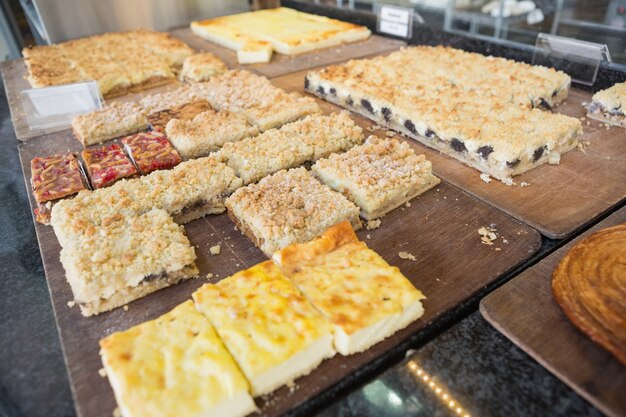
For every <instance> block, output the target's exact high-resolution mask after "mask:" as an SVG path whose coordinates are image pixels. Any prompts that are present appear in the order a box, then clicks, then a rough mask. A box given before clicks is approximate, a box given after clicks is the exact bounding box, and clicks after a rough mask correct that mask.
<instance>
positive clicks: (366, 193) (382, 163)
mask: <svg viewBox="0 0 626 417" xmlns="http://www.w3.org/2000/svg"><path fill="white" fill-rule="evenodd" d="M311 171H312V172H313V174H314V175H315V176H316V177H317V178H319V179H320V181H321V182H323V183H324V184H326V185H328V186H330V188H332V189H333V190H335V191H337V192H339V193H341V194H343V195H345V196H347V197H348V198H349V199H350V200H351V201H353V202H354V203H355V204H356V205H357V206H359V207H360V208H361V217H363V218H364V219H366V220H371V219H376V218H378V217H382V216H383V215H385V214H386V213H388V212H390V211H391V210H393V209H395V208H396V207H399V206H401V205H402V204H404V203H406V202H407V201H409V200H411V199H413V198H415V197H417V196H418V195H420V194H422V193H424V192H426V191H428V190H429V189H431V188H433V187H434V186H436V185H437V184H439V183H440V182H441V181H440V180H439V178H437V177H436V176H434V175H433V173H432V164H431V162H430V161H427V160H426V157H425V156H424V155H419V156H418V155H415V152H414V151H413V149H412V148H411V147H410V146H409V145H408V144H407V143H400V142H399V141H398V140H396V139H381V138H378V137H376V136H370V137H369V138H368V139H367V140H366V141H365V143H364V144H363V145H358V146H355V147H353V148H352V149H350V150H348V151H347V152H345V153H342V154H332V155H330V156H329V157H328V158H326V159H320V160H318V161H317V162H316V163H315V165H313V166H312V167H311Z"/></svg>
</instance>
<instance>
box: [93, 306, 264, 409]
mask: <svg viewBox="0 0 626 417" xmlns="http://www.w3.org/2000/svg"><path fill="white" fill-rule="evenodd" d="M100 348H101V350H100V354H101V356H102V363H103V364H104V369H105V370H106V373H107V376H108V379H109V382H110V384H111V387H112V388H113V392H114V393H115V399H116V400H117V404H118V407H119V409H120V411H121V414H122V416H123V417H180V416H186V417H204V416H220V417H222V416H223V417H240V416H245V415H248V414H250V413H252V412H254V411H255V410H256V406H255V405H254V402H253V400H252V398H251V397H250V394H248V383H247V381H246V379H245V378H244V376H243V375H242V374H241V371H240V370H239V368H237V365H236V364H235V362H234V360H233V358H232V357H231V355H230V354H229V353H228V351H227V350H226V348H225V347H224V344H223V343H222V341H221V340H220V338H219V337H218V335H217V334H216V332H215V330H214V329H213V326H211V323H210V322H209V321H208V320H207V319H206V318H205V317H204V316H203V315H202V314H200V313H199V312H198V311H197V310H196V309H195V307H194V305H193V302H192V301H191V300H189V301H186V302H184V303H182V304H180V305H178V306H177V307H176V308H174V309H173V310H172V311H170V312H168V313H166V314H164V315H162V316H161V317H158V318H157V319H155V320H151V321H147V322H145V323H142V324H139V325H137V326H135V327H132V328H130V329H128V330H126V331H123V332H117V333H113V334H112V335H110V336H108V337H106V338H104V339H102V340H101V341H100Z"/></svg>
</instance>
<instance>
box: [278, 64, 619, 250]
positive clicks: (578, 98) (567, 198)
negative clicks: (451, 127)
mask: <svg viewBox="0 0 626 417" xmlns="http://www.w3.org/2000/svg"><path fill="white" fill-rule="evenodd" d="M306 73H307V71H300V72H296V73H292V74H288V75H285V76H281V77H277V78H274V79H272V82H273V83H274V84H275V85H277V86H278V87H281V88H283V89H285V90H287V91H298V92H300V93H304V76H305V75H306ZM583 101H591V93H589V92H585V91H582V90H579V89H576V88H573V89H571V90H570V94H569V98H568V99H567V101H566V102H565V103H563V104H561V105H560V106H558V107H557V109H556V112H558V113H563V114H567V115H568V116H572V117H583V116H584V115H585V110H584V108H583V107H582V106H581V103H582V102H583ZM318 102H319V103H320V104H322V106H323V107H324V109H325V110H327V111H338V110H339V109H340V107H339V106H336V105H334V104H330V103H328V102H324V101H321V100H318ZM353 116H354V118H355V120H357V121H358V123H359V125H361V126H363V127H365V128H368V127H370V126H372V125H374V123H372V122H371V121H370V120H368V119H365V118H364V117H361V116H358V115H356V114H353ZM587 122H589V124H587ZM583 128H584V134H583V135H582V137H581V139H580V140H581V142H589V145H588V146H586V150H585V152H584V153H583V152H581V151H580V150H573V151H570V152H568V153H567V154H565V155H563V157H562V158H561V163H560V165H542V166H540V167H537V168H535V169H533V170H531V171H529V172H526V173H524V174H522V175H519V176H517V177H515V178H514V179H515V181H516V182H517V183H518V184H519V183H521V182H526V183H528V184H529V186H527V187H521V186H506V185H504V184H502V183H501V182H500V181H498V180H492V181H491V182H490V183H488V184H487V183H485V182H483V181H482V180H481V179H480V176H479V175H480V172H479V171H477V170H475V169H474V168H470V167H468V166H466V165H464V164H463V163H461V162H459V161H457V160H456V159H453V158H450V157H448V156H446V155H443V154H441V153H439V152H438V151H436V150H433V149H431V148H428V147H426V146H424V145H422V144H420V143H419V142H416V141H414V140H412V139H408V138H405V140H406V141H407V142H410V143H411V144H413V147H414V148H415V149H416V151H418V152H419V153H424V154H426V157H427V158H428V159H429V160H431V161H432V162H433V171H434V172H435V173H436V174H437V175H439V176H440V177H442V178H444V179H445V180H446V181H448V182H450V183H451V184H454V185H456V186H457V187H459V188H461V189H463V190H464V191H467V192H468V193H470V194H473V195H475V196H476V197H478V198H480V199H481V200H484V201H487V202H488V203H490V204H493V205H494V206H496V207H498V208H499V209H500V210H503V211H504V212H506V213H508V214H510V215H511V216H513V217H515V218H517V219H519V220H522V221H523V222H525V223H527V224H528V225H530V226H532V227H534V228H535V229H538V230H539V231H540V232H541V233H542V234H543V235H545V236H548V237H550V238H554V239H560V238H564V237H566V236H568V235H570V234H572V233H573V232H574V231H575V230H576V229H579V228H581V227H582V226H584V225H585V224H587V223H589V222H591V221H592V220H593V219H595V218H596V217H598V216H599V215H601V214H602V213H604V212H606V211H607V210H609V209H610V208H611V207H613V206H615V205H616V204H617V203H619V202H620V201H622V200H623V199H624V198H626V129H622V128H618V127H611V128H606V127H605V126H604V125H603V124H602V123H600V122H597V121H595V120H584V121H583ZM378 134H379V135H382V134H384V133H382V132H381V131H378ZM400 136H401V135H398V137H400ZM402 137H404V136H402Z"/></svg>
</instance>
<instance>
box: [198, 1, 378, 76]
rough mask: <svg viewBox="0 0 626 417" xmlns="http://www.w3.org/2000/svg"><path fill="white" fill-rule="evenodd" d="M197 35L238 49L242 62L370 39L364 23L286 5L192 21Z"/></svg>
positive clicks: (268, 59) (266, 59)
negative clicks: (329, 16) (361, 24)
mask: <svg viewBox="0 0 626 417" xmlns="http://www.w3.org/2000/svg"><path fill="white" fill-rule="evenodd" d="M191 30H192V32H193V33H195V34H196V35H198V36H200V37H202V38H204V39H208V40H210V41H211V42H215V43H217V44H219V45H222V46H225V47H226V48H230V49H233V50H236V51H237V57H238V60H239V63H240V64H249V63H257V62H269V61H270V59H271V57H272V50H275V51H277V52H280V53H281V54H287V55H293V54H300V53H304V52H310V51H313V50H316V49H321V48H328V47H330V46H336V45H340V44H342V43H348V42H356V41H359V40H363V39H367V38H368V37H369V36H370V34H371V32H370V31H369V29H367V28H366V27H364V26H359V25H355V24H352V23H347V22H342V21H340V20H336V19H330V18H328V17H325V16H318V15H313V14H309V13H303V12H299V11H297V10H293V9H289V8H286V7H278V8H274V9H267V10H258V11H254V12H248V13H240V14H236V15H230V16H222V17H217V18H214V19H208V20H203V21H198V22H192V23H191Z"/></svg>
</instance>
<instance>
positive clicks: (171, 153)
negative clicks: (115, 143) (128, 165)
mask: <svg viewBox="0 0 626 417" xmlns="http://www.w3.org/2000/svg"><path fill="white" fill-rule="evenodd" d="M122 143H123V144H124V146H125V148H126V151H127V152H128V155H129V156H130V157H131V159H132V160H133V162H134V163H135V165H136V166H137V168H138V169H139V172H140V173H141V174H142V175H146V174H149V173H151V172H152V171H156V170H160V169H170V168H173V167H175V166H176V165H178V164H179V163H180V162H181V158H180V155H179V154H178V152H176V149H174V148H173V147H172V145H171V144H170V142H169V141H168V140H167V138H166V137H165V136H164V135H163V134H162V133H158V132H152V133H148V132H145V133H138V134H136V135H132V136H127V137H125V138H123V139H122Z"/></svg>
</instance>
